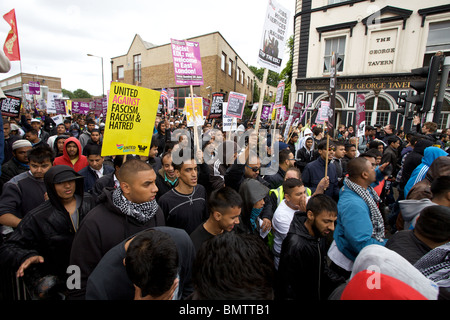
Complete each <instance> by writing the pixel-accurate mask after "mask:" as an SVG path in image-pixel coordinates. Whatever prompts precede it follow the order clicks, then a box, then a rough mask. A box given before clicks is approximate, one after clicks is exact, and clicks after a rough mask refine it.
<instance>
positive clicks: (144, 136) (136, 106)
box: [102, 82, 161, 156]
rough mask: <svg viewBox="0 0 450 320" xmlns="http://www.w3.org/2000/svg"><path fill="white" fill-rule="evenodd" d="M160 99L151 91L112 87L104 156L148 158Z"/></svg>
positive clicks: (112, 84) (130, 86)
mask: <svg viewBox="0 0 450 320" xmlns="http://www.w3.org/2000/svg"><path fill="white" fill-rule="evenodd" d="M160 95H161V93H160V92H159V91H155V90H151V89H147V88H142V87H137V86H133V85H129V84H125V83H120V82H112V83H111V89H110V93H109V99H108V109H107V116H106V122H105V134H104V138H103V147H102V156H111V155H125V154H136V155H141V156H148V152H149V150H150V144H151V141H152V135H153V129H154V125H155V119H156V111H157V108H158V103H159V98H160Z"/></svg>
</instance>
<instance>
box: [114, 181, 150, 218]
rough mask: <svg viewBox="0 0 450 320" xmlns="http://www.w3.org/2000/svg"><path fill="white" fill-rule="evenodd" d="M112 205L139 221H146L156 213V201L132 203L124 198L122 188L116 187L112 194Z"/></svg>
mask: <svg viewBox="0 0 450 320" xmlns="http://www.w3.org/2000/svg"><path fill="white" fill-rule="evenodd" d="M112 200H113V203H114V205H115V206H116V207H117V208H119V209H120V211H122V213H123V214H125V215H127V216H130V217H133V218H134V219H136V220H137V221H139V222H140V223H146V222H147V221H149V220H150V219H151V218H153V216H154V215H155V214H156V211H157V210H158V203H157V202H156V200H152V201H148V202H144V203H134V202H131V201H130V200H128V199H127V198H125V196H124V195H123V192H122V189H121V188H120V187H118V188H117V189H115V190H114V192H113V194H112Z"/></svg>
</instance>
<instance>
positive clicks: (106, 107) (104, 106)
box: [102, 91, 109, 119]
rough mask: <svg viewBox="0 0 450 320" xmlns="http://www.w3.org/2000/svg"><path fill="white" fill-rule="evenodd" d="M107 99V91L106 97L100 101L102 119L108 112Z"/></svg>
mask: <svg viewBox="0 0 450 320" xmlns="http://www.w3.org/2000/svg"><path fill="white" fill-rule="evenodd" d="M108 97H109V91H108V95H107V96H106V97H105V98H103V99H102V117H103V119H106V113H107V112H108Z"/></svg>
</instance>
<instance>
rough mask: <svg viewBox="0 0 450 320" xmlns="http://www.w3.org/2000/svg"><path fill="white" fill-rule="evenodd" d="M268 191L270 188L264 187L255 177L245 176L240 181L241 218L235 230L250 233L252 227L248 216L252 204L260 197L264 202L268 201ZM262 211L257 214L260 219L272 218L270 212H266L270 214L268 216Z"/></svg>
mask: <svg viewBox="0 0 450 320" xmlns="http://www.w3.org/2000/svg"><path fill="white" fill-rule="evenodd" d="M269 191H270V190H269V188H268V187H266V186H265V185H263V184H262V183H261V182H259V181H258V180H256V179H250V178H247V179H245V180H244V181H243V182H242V184H241V185H240V188H239V194H240V196H241V197H242V200H243V201H244V204H243V206H242V210H241V218H242V219H240V223H239V224H238V225H237V226H236V227H235V228H236V230H238V231H240V232H244V233H251V230H252V227H251V224H250V216H251V213H252V209H253V206H254V205H255V203H256V202H258V201H259V200H261V199H264V202H266V203H268V202H270V199H269V197H268V195H269ZM269 211H271V210H269ZM264 213H265V211H261V214H260V216H259V218H260V219H263V218H268V219H270V220H271V219H272V216H273V213H272V212H266V213H267V214H270V217H269V216H264Z"/></svg>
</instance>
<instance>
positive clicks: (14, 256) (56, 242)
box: [0, 166, 94, 279]
mask: <svg viewBox="0 0 450 320" xmlns="http://www.w3.org/2000/svg"><path fill="white" fill-rule="evenodd" d="M59 174H69V175H70V174H73V177H74V179H75V181H76V190H75V197H77V198H78V200H77V202H78V203H77V205H79V206H78V213H79V221H82V219H83V218H84V217H85V216H86V214H87V213H88V212H89V210H90V209H91V208H92V207H93V206H94V201H93V199H92V197H91V196H90V195H89V194H88V193H84V190H83V177H82V176H80V175H79V174H78V173H76V172H75V171H74V170H73V169H72V168H70V167H68V166H54V167H52V168H50V170H49V171H48V172H47V173H46V174H45V176H44V182H45V185H46V188H47V194H48V197H49V200H47V201H45V202H44V203H42V204H41V205H39V206H38V207H36V208H35V209H33V210H32V211H30V212H29V213H28V214H27V215H25V217H24V218H23V219H22V221H21V222H20V223H19V225H18V226H17V228H16V229H15V230H14V232H13V233H12V235H11V236H10V238H9V239H8V240H7V241H6V242H5V243H4V244H3V245H2V246H1V247H0V263H1V264H2V265H4V266H7V267H10V268H12V269H13V270H14V271H15V270H17V269H18V267H19V266H20V265H21V264H22V263H23V262H24V261H25V260H26V259H28V258H30V257H32V256H42V257H43V258H44V263H43V264H42V266H40V268H39V272H40V273H41V274H42V275H49V274H52V275H56V276H59V277H60V278H62V279H64V278H65V277H67V273H66V271H67V267H68V266H69V256H70V248H71V246H72V241H73V238H74V236H75V232H76V231H75V229H74V226H73V224H72V220H71V219H70V215H69V213H68V212H67V210H66V209H65V207H64V206H63V204H62V203H61V201H60V199H59V197H58V196H57V194H56V191H55V187H54V181H56V180H55V178H56V177H57V175H59ZM27 270H28V269H27ZM27 270H26V271H25V274H26V273H27ZM30 270H31V268H30Z"/></svg>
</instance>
